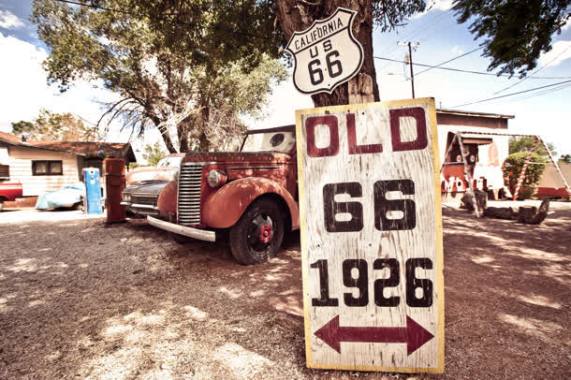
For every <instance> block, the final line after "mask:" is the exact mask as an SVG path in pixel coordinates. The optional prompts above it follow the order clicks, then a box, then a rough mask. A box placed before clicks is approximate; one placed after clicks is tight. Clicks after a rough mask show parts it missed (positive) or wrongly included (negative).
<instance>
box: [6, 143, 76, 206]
mask: <svg viewBox="0 0 571 380" xmlns="http://www.w3.org/2000/svg"><path fill="white" fill-rule="evenodd" d="M8 152H9V165H10V179H11V180H15V181H20V182H21V183H22V186H23V188H24V196H25V197H27V196H38V195H41V194H42V193H44V192H46V191H54V190H58V189H59V188H61V187H62V186H63V185H66V184H71V183H77V182H79V180H80V173H79V170H78V165H77V156H76V155H75V154H73V153H65V152H55V151H49V150H44V149H35V148H26V147H18V146H10V147H9V148H8ZM41 160H61V161H62V164H63V174H62V175H51V176H35V175H33V173H32V161H41Z"/></svg>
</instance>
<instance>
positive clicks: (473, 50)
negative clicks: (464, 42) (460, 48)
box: [416, 46, 482, 76]
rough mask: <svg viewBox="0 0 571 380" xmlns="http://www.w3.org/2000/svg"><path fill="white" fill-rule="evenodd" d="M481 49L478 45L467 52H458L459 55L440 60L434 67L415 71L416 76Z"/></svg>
mask: <svg viewBox="0 0 571 380" xmlns="http://www.w3.org/2000/svg"><path fill="white" fill-rule="evenodd" d="M481 49H482V47H481V46H480V47H477V48H475V49H472V50H470V51H469V52H466V53H463V54H460V55H458V56H456V57H454V58H451V59H449V60H447V61H444V62H442V63H439V64H438V65H435V66H434V67H429V68H428V69H425V70H422V71H421V72H419V73H417V74H416V76H419V75H420V74H423V73H425V72H427V71H430V70H432V69H437V68H439V67H440V66H442V65H445V64H447V63H450V62H452V61H455V60H457V59H460V58H462V57H465V56H467V55H470V54H472V53H474V52H477V51H478V50H481Z"/></svg>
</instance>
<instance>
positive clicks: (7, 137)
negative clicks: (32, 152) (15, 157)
mask: <svg viewBox="0 0 571 380" xmlns="http://www.w3.org/2000/svg"><path fill="white" fill-rule="evenodd" d="M0 142H4V143H6V144H10V145H20V144H22V140H20V138H19V137H18V136H16V135H13V134H11V133H6V132H0Z"/></svg>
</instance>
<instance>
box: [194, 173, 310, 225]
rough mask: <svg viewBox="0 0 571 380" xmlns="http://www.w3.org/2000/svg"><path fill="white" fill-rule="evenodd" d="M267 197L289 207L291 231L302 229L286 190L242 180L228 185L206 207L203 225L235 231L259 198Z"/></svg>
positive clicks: (273, 184)
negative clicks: (234, 226) (271, 197)
mask: <svg viewBox="0 0 571 380" xmlns="http://www.w3.org/2000/svg"><path fill="white" fill-rule="evenodd" d="M265 195H269V196H273V197H277V198H278V199H279V200H280V202H283V204H285V205H286V206H287V209H288V211H289V215H290V217H291V227H292V229H298V228H299V210H298V206H297V203H296V202H295V200H294V199H293V197H292V196H291V194H290V193H289V191H287V189H286V188H284V187H283V186H281V185H280V184H278V183H277V182H274V181H272V180H269V179H267V178H242V179H238V180H236V181H232V182H230V183H228V184H227V185H224V186H223V187H222V188H221V189H220V190H218V191H217V192H216V193H214V194H213V195H211V196H210V197H209V198H208V199H207V200H206V202H205V203H204V208H203V210H202V221H203V223H204V224H206V225H207V226H208V227H212V228H229V227H232V226H233V225H234V224H236V223H237V222H238V220H239V219H240V217H241V216H242V214H243V213H244V211H246V209H247V208H248V206H250V204H252V202H253V201H255V200H256V198H259V197H261V196H265Z"/></svg>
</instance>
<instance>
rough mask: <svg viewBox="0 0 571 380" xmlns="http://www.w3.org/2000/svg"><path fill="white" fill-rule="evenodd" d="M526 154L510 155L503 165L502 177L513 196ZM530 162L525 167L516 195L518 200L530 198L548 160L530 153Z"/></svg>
mask: <svg viewBox="0 0 571 380" xmlns="http://www.w3.org/2000/svg"><path fill="white" fill-rule="evenodd" d="M528 154H529V153H528V152H517V153H512V154H510V155H509V156H508V158H507V159H506V161H505V163H504V167H503V170H504V177H505V178H506V179H507V185H508V188H509V189H510V192H511V193H512V194H515V188H516V186H517V181H518V179H519V175H520V173H521V170H522V168H523V165H524V163H525V160H526V158H527V157H528ZM530 162H531V163H530V164H529V165H528V166H527V170H526V172H525V177H524V179H523V183H522V186H521V188H520V191H519V194H518V199H528V198H531V196H532V195H533V193H534V192H535V187H536V185H537V184H538V183H539V180H540V179H541V175H542V174H543V171H544V170H545V165H546V164H547V162H548V160H547V158H546V157H545V156H542V155H540V154H538V153H532V154H531V156H530Z"/></svg>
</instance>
